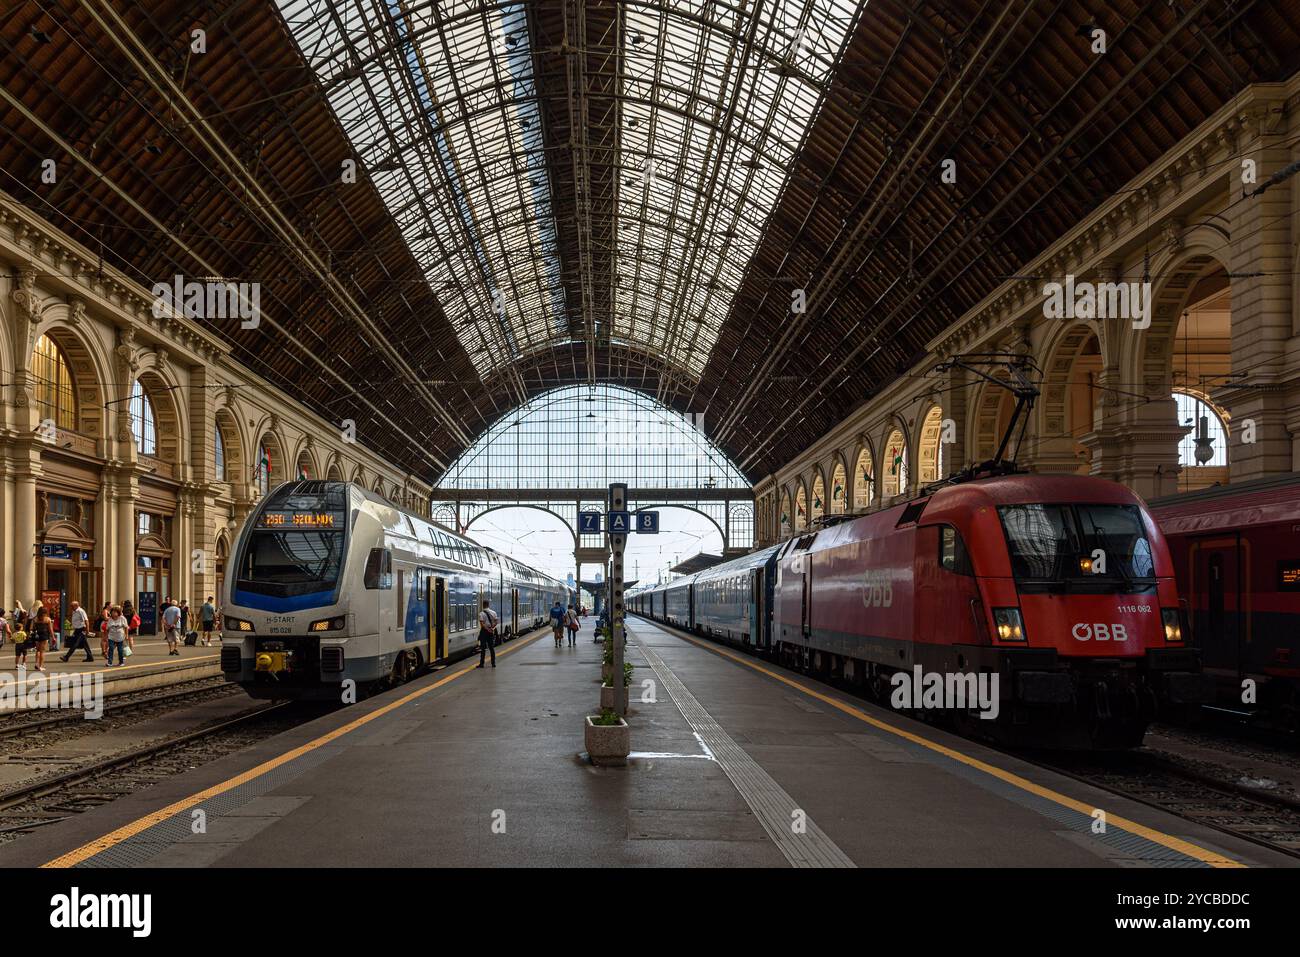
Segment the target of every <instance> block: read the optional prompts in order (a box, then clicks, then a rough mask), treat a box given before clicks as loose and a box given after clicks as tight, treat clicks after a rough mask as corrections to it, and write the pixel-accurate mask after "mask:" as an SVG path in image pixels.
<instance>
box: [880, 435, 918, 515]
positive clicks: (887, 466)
mask: <svg viewBox="0 0 1300 957" xmlns="http://www.w3.org/2000/svg"><path fill="white" fill-rule="evenodd" d="M880 448H881V455H882V456H883V459H882V461H881V467H880V470H881V475H882V479H881V497H882V499H883V500H884V501H886V502H888V501H889V500H890V499H892V498H894V497H895V496H898V495H902V494H904V493H905V492H907V490H908V488H909V487H910V484H911V476H910V475H909V474H908V473H909V470H910V469H909V466H910V464H911V463H909V462H908V460H907V435H906V433H905V432H904V431H903V426H902V423H898V424H896V425H894V426H893V427H892V428H891V429H890V430H889V431H888V432H886V433H885V440H884V442H883V443H881V446H880Z"/></svg>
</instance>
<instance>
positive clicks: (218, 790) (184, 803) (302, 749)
mask: <svg viewBox="0 0 1300 957" xmlns="http://www.w3.org/2000/svg"><path fill="white" fill-rule="evenodd" d="M545 634H549V632H548V631H543V632H540V633H539V634H536V635H534V636H533V637H531V638H525V639H523V640H522V641H521V642H520V643H519V644H516V645H512V646H511V647H509V648H502V649H500V651H498V653H497V657H498V658H503V657H505V656H506V655H508V654H512V653H513V652H516V651H518V650H519V649H521V648H526V647H528V646H529V645H531V644H532V643H533V642H534V641H537V640H538V639H539V638H541V637H542V635H545ZM477 668H478V665H469V666H467V667H465V668H461V669H460V670H459V671H454V672H452V673H451V674H449V675H447V676H446V677H445V678H439V679H438V680H437V681H435V682H434V683H433V684H431V685H429V686H428V687H425V688H420V689H418V690H416V691H412V692H411V693H410V694H407V695H403V696H402V697H401V698H398V699H397V700H396V701H390V702H389V703H388V704H386V705H384V706H383V707H381V708H376V709H375V710H374V711H371V712H370V713H368V714H364V715H362V716H361V717H359V718H357V719H355V720H353V721H350V722H348V723H347V724H345V725H342V726H341V727H338V728H335V729H334V730H333V731H329V732H327V733H325V734H323V735H321V736H320V737H319V738H316V739H314V740H312V741H308V742H307V743H306V744H302V745H299V746H298V747H296V748H294V749H293V750H291V751H286V752H285V753H284V754H281V755H278V756H277V757H274V758H271V759H270V760H269V761H264V762H263V763H261V764H259V765H258V766H257V767H255V768H251V769H249V770H247V771H245V772H244V773H242V774H238V775H236V776H235V777H233V778H230V779H229V780H226V781H222V782H221V783H220V784H214V785H213V786H212V787H210V788H208V789H206V790H204V791H200V792H198V793H197V794H191V795H190V796H189V797H187V798H181V799H180V800H179V801H175V802H173V803H171V804H169V805H167V806H166V807H164V808H161V809H159V810H157V811H154V812H153V813H152V814H146V815H145V816H144V817H142V818H140V819H139V820H136V821H132V822H131V823H130V824H124V825H122V826H121V827H119V828H118V829H117V830H116V831H113V832H111V833H109V834H105V835H104V836H103V837H99V838H96V839H95V840H93V841H91V842H90V843H89V844H83V845H82V846H81V847H79V848H77V849H76V850H73V851H69V852H68V853H66V854H63V855H61V856H59V857H56V858H55V859H54V860H52V861H47V862H46V863H44V864H42V865H41V867H75V866H76V865H77V864H80V863H81V862H82V861H85V860H87V859H89V858H91V857H94V856H95V855H96V854H99V853H100V852H102V851H106V850H108V849H109V848H111V847H115V846H117V845H118V844H121V843H122V842H123V841H125V840H127V839H129V838H131V837H134V836H135V835H137V834H139V833H140V832H141V831H144V830H146V829H148V828H150V827H153V826H154V825H155V824H160V823H162V822H163V821H165V820H167V818H169V817H171V816H172V815H173V814H178V813H180V812H181V811H184V810H187V809H189V808H192V807H194V805H196V804H200V803H202V802H203V801H206V800H207V799H208V798H213V797H216V796H217V795H218V794H224V793H225V792H226V791H229V790H232V789H233V788H237V787H239V786H240V785H241V784H247V783H248V782H249V781H254V780H256V779H257V778H260V777H261V776H262V775H264V774H267V773H269V772H271V771H274V770H275V769H276V768H278V767H280V766H281V765H284V764H287V763H289V762H290V761H293V760H294V759H296V758H300V757H302V756H303V755H304V754H309V753H310V752H312V751H315V750H316V749H317V748H321V747H324V746H325V745H327V744H329V743H330V742H331V741H335V740H337V739H339V738H341V737H343V735H345V734H349V733H351V732H353V731H355V730H357V728H360V727H361V726H362V725H366V724H369V723H370V722H371V721H374V720H375V719H376V718H378V717H380V716H381V715H385V714H388V713H389V712H390V711H394V710H396V709H397V708H400V707H401V706H402V705H404V704H406V703H407V702H408V701H414V700H415V699H416V698H419V697H422V696H424V695H426V694H428V693H429V692H431V691H435V690H437V689H438V688H441V687H442V686H443V685H445V684H448V683H450V682H452V681H455V680H456V679H457V678H459V677H461V676H462V675H466V674H468V673H469V672H471V671H474V670H476V669H477Z"/></svg>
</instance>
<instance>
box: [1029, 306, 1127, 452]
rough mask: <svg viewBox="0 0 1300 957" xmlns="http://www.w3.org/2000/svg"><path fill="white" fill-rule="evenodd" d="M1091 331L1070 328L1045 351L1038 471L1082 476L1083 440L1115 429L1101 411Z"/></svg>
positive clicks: (1085, 326) (1097, 346)
mask: <svg viewBox="0 0 1300 957" xmlns="http://www.w3.org/2000/svg"><path fill="white" fill-rule="evenodd" d="M1096 329H1097V327H1096V326H1094V325H1092V324H1090V323H1084V322H1076V323H1072V324H1071V325H1069V326H1067V327H1066V328H1065V329H1064V330H1063V332H1062V333H1061V335H1059V336H1058V337H1057V339H1056V341H1055V342H1053V343H1051V344H1050V345H1049V347H1048V351H1047V356H1048V358H1047V361H1046V363H1045V365H1044V370H1043V382H1042V395H1041V398H1040V399H1039V400H1038V409H1037V415H1038V428H1037V429H1036V430H1035V432H1036V437H1037V447H1036V449H1035V451H1034V467H1035V469H1036V470H1038V471H1041V472H1065V473H1076V474H1080V475H1087V474H1088V473H1089V472H1090V471H1091V462H1092V451H1091V449H1090V448H1089V446H1088V445H1087V444H1086V443H1085V439H1087V438H1088V436H1089V434H1090V433H1092V432H1094V431H1098V430H1100V431H1105V430H1106V429H1107V428H1109V427H1113V425H1114V423H1111V422H1108V421H1106V419H1105V415H1106V413H1105V412H1104V411H1103V408H1104V404H1103V402H1102V396H1103V395H1104V394H1105V389H1106V386H1105V384H1104V382H1103V379H1104V373H1105V359H1104V357H1103V353H1102V342H1101V339H1100V337H1099V336H1098V334H1097V331H1096ZM1090 441H1091V440H1090Z"/></svg>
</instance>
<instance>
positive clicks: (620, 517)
mask: <svg viewBox="0 0 1300 957" xmlns="http://www.w3.org/2000/svg"><path fill="white" fill-rule="evenodd" d="M605 521H607V522H608V523H609V529H608V531H609V533H610V534H611V535H623V534H626V533H627V531H628V529H629V527H630V526H631V524H632V517H631V515H630V514H629V513H628V512H623V511H614V510H612V509H611V510H610V512H609V514H608V515H606V516H605Z"/></svg>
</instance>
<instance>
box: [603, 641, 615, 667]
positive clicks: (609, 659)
mask: <svg viewBox="0 0 1300 957" xmlns="http://www.w3.org/2000/svg"><path fill="white" fill-rule="evenodd" d="M601 658H602V661H601V663H602V664H606V665H612V664H613V663H614V646H613V645H609V644H607V645H606V646H605V650H604V652H602V654H601Z"/></svg>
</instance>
